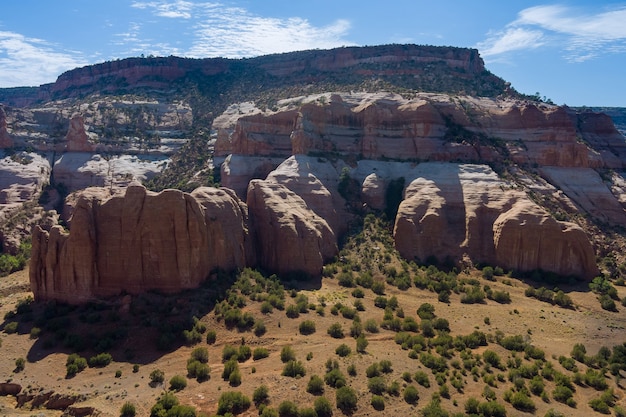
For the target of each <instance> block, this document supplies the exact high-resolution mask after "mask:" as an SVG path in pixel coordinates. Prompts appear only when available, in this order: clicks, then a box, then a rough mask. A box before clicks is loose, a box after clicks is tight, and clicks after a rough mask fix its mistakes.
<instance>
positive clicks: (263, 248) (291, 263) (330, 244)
mask: <svg viewBox="0 0 626 417" xmlns="http://www.w3.org/2000/svg"><path fill="white" fill-rule="evenodd" d="M248 207H249V209H250V216H251V218H252V221H253V223H254V224H255V226H256V236H257V251H258V253H259V262H260V264H261V266H262V267H264V268H267V269H268V270H270V271H276V272H278V273H282V274H285V273H293V272H302V273H304V274H307V275H311V276H319V275H320V274H321V272H322V266H323V265H324V262H325V261H326V260H328V259H330V258H331V257H332V256H334V255H335V254H336V253H337V252H338V249H337V237H336V236H335V234H334V232H333V230H332V229H331V227H330V226H329V225H328V222H327V221H326V220H325V219H324V218H322V217H320V216H319V215H317V214H316V213H315V212H314V211H313V210H311V209H310V208H309V207H308V206H307V204H306V202H305V201H304V200H303V199H302V198H301V197H300V196H299V195H297V194H296V193H294V192H293V191H291V190H289V189H288V188H287V187H286V186H284V185H282V184H276V183H273V182H269V181H261V180H253V181H251V182H250V186H249V187H248Z"/></svg>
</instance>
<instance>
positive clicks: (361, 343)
mask: <svg viewBox="0 0 626 417" xmlns="http://www.w3.org/2000/svg"><path fill="white" fill-rule="evenodd" d="M368 345H369V342H368V341H367V339H366V338H365V336H363V335H360V336H359V337H357V339H356V351H357V352H358V353H365V352H366V349H367V346H368Z"/></svg>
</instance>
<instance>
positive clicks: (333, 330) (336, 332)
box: [326, 323, 344, 339]
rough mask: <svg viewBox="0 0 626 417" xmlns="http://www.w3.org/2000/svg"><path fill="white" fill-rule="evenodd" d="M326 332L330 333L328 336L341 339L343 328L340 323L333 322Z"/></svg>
mask: <svg viewBox="0 0 626 417" xmlns="http://www.w3.org/2000/svg"><path fill="white" fill-rule="evenodd" d="M326 333H328V334H329V335H330V337H333V338H335V339H342V338H343V337H344V334H343V328H342V327H341V324H339V323H333V324H332V325H331V326H330V327H329V328H328V330H327V331H326Z"/></svg>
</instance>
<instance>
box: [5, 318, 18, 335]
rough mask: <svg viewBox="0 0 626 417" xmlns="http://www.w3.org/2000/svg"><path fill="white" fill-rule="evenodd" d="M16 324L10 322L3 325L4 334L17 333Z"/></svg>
mask: <svg viewBox="0 0 626 417" xmlns="http://www.w3.org/2000/svg"><path fill="white" fill-rule="evenodd" d="M17 326H18V322H16V321H10V322H8V323H7V324H5V325H4V332H5V333H7V334H13V333H17Z"/></svg>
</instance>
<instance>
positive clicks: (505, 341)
mask: <svg viewBox="0 0 626 417" xmlns="http://www.w3.org/2000/svg"><path fill="white" fill-rule="evenodd" d="M499 343H500V345H501V346H502V347H503V348H505V349H507V350H511V351H515V352H523V351H524V349H525V348H526V346H527V345H528V343H526V342H525V341H524V337H523V336H521V335H515V336H506V337H503V338H502V339H500V342H499Z"/></svg>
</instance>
